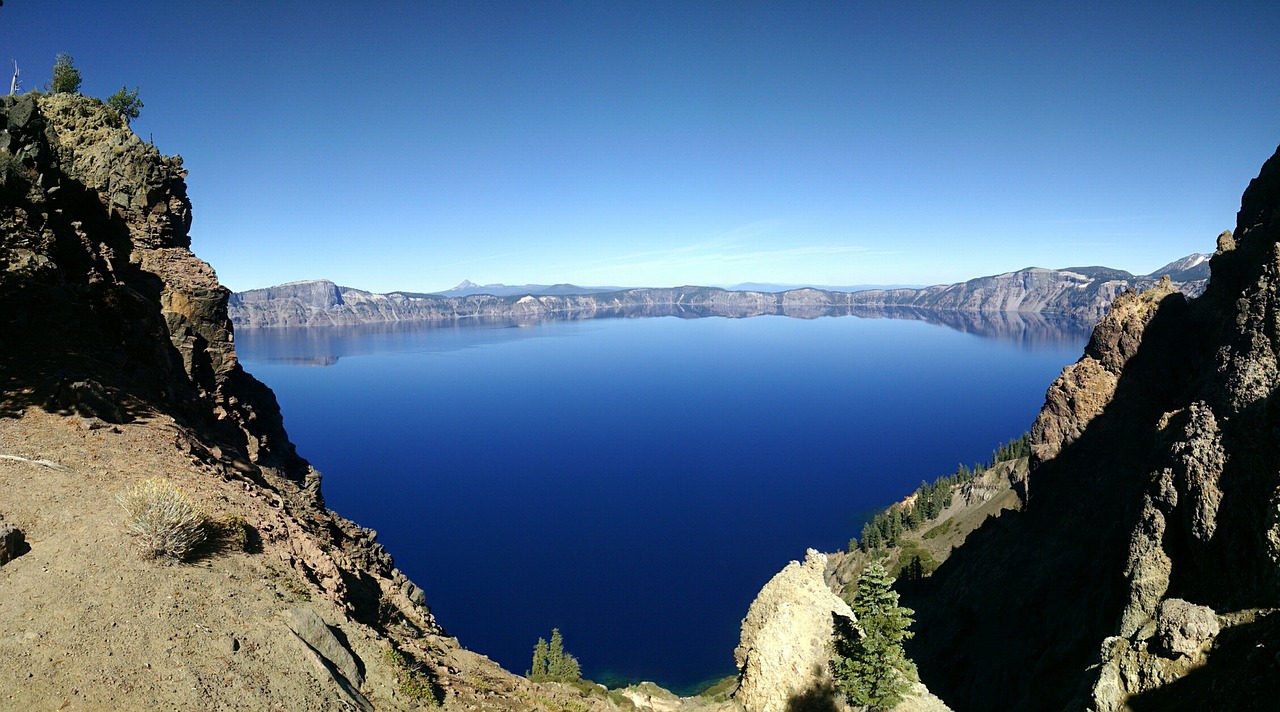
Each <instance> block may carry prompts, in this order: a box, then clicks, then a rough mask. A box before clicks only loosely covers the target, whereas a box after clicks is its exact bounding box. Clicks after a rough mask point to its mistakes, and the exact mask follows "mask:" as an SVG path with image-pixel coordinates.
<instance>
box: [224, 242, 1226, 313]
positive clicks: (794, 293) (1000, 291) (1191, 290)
mask: <svg viewBox="0 0 1280 712" xmlns="http://www.w3.org/2000/svg"><path fill="white" fill-rule="evenodd" d="M1202 257H1203V256H1200V255H1192V256H1190V257H1186V258H1183V259H1182V260H1179V261H1177V262H1174V263H1172V264H1170V265H1169V266H1168V267H1167V268H1163V269H1168V270H1169V271H1172V272H1175V273H1176V275H1177V277H1178V278H1179V279H1182V280H1184V281H1180V282H1179V283H1178V286H1179V288H1180V289H1182V290H1183V291H1184V292H1186V293H1187V294H1188V295H1195V294H1198V293H1199V292H1200V291H1201V290H1202V289H1203V287H1204V279H1203V277H1202V276H1200V274H1201V272H1204V271H1205V269H1206V268H1205V267H1198V266H1197V265H1199V264H1200V263H1198V262H1196V260H1197V259H1199V258H1202ZM1158 279H1159V278H1158V277H1156V278H1154V279H1153V278H1151V277H1149V276H1148V277H1134V276H1133V275H1131V274H1129V273H1128V272H1123V271H1120V270H1111V269H1107V268H1103V267H1081V268H1074V269H1070V270H1047V269H1039V268H1032V269H1025V270H1020V271H1018V272H1011V273H1009V274H1002V275H996V276H994V277H982V278H979V279H975V280H970V281H969V282H965V283H963V284H953V285H942V286H937V287H928V288H926V289H893V290H868V291H862V292H852V293H850V292H837V291H827V290H823V289H809V288H806V289H792V290H788V291H785V292H763V291H731V290H725V289H720V288H717V287H674V288H637V289H623V290H616V291H595V292H593V291H591V290H589V289H587V290H584V289H581V288H574V289H568V288H566V289H563V290H556V289H554V288H551V289H539V290H538V291H537V292H536V293H510V292H509V288H505V287H504V288H503V289H501V290H498V289H495V290H492V291H494V292H495V294H486V293H483V289H482V288H474V285H472V287H473V288H469V289H466V290H460V291H459V294H458V295H451V296H444V295H435V294H417V293H412V292H391V293H389V294H374V293H372V292H365V291H361V290H359V289H351V288H349V287H340V286H338V285H336V284H334V283H332V282H328V281H324V280H316V281H308V282H292V283H290V284H282V285H279V286H276V287H268V288H266V289H254V290H250V291H247V292H239V293H236V294H233V295H232V296H231V300H230V302H229V313H230V315H231V319H232V321H233V322H234V323H235V324H236V326H241V327H249V328H262V327H278V326H331V325H355V324H370V323H385V322H398V321H444V320H453V319H477V318H479V319H486V318H487V319H516V320H521V319H549V318H554V319H593V318H599V317H610V316H630V317H635V316H679V317H703V316H726V317H749V316H761V315H765V314H776V315H783V316H793V317H801V318H815V317H819V316H844V315H850V314H856V315H859V316H882V315H888V316H896V315H897V314H898V313H901V314H904V315H906V318H913V317H912V316H911V315H912V314H917V315H918V314H921V313H926V314H943V315H951V314H965V313H996V314H1005V313H1037V314H1039V313H1043V314H1050V315H1054V316H1058V317H1065V318H1068V319H1072V320H1075V321H1079V322H1080V323H1083V324H1085V325H1092V324H1094V323H1096V322H1097V320H1098V318H1099V317H1100V316H1101V315H1102V314H1103V313H1105V312H1106V309H1107V306H1108V305H1109V304H1110V303H1111V300H1112V299H1113V298H1115V296H1116V295H1117V294H1119V293H1121V292H1123V291H1125V290H1126V289H1132V288H1145V287H1149V286H1151V285H1153V284H1155V283H1156V281H1157V280H1158ZM557 292H560V293H557ZM899 310H902V311H901V312H899ZM930 319H931V320H932V319H933V317H930Z"/></svg>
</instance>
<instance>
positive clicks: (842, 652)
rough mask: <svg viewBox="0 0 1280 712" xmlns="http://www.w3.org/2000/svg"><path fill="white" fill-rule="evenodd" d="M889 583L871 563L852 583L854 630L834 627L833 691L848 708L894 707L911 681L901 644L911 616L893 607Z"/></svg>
mask: <svg viewBox="0 0 1280 712" xmlns="http://www.w3.org/2000/svg"><path fill="white" fill-rule="evenodd" d="M892 585H893V578H892V577H890V576H889V574H888V572H886V571H885V570H884V567H883V566H881V565H880V562H878V561H873V562H872V563H871V564H870V565H869V566H867V568H866V570H865V571H863V572H862V576H861V577H860V578H859V579H858V597H857V598H856V599H855V600H854V602H853V606H852V608H853V612H854V613H855V614H856V615H857V617H858V622H857V627H858V628H860V629H861V634H859V631H858V630H856V629H855V628H854V627H853V626H850V625H845V626H839V627H838V628H837V635H836V638H835V643H834V648H835V649H834V651H833V655H832V659H831V672H832V675H834V677H835V679H836V687H837V688H838V689H839V690H840V692H842V693H843V694H844V696H845V699H847V700H848V701H849V702H850V703H851V704H854V705H864V706H868V707H871V708H877V709H884V708H890V707H893V706H895V705H897V704H898V703H899V702H901V701H902V696H903V695H905V694H906V693H907V691H908V690H909V689H911V684H912V683H913V682H915V681H916V679H917V676H916V666H915V665H914V664H912V662H911V661H910V660H908V659H907V653H906V651H905V650H903V647H902V643H903V641H905V640H907V639H908V638H910V637H911V636H912V633H911V631H909V630H907V628H909V627H910V626H911V624H912V622H913V621H912V619H911V616H912V614H913V613H915V611H913V610H911V609H910V608H903V607H902V606H899V605H898V593H897V591H894V590H893V588H892Z"/></svg>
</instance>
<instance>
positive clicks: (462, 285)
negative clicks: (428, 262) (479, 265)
mask: <svg viewBox="0 0 1280 712" xmlns="http://www.w3.org/2000/svg"><path fill="white" fill-rule="evenodd" d="M479 286H480V285H478V284H476V283H475V282H472V281H471V280H469V279H464V280H462V281H461V282H459V283H458V286H456V287H454V288H453V289H450V290H449V291H450V292H452V291H453V290H454V289H475V288H476V287H479Z"/></svg>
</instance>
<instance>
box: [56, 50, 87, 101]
mask: <svg viewBox="0 0 1280 712" xmlns="http://www.w3.org/2000/svg"><path fill="white" fill-rule="evenodd" d="M49 89H50V90H51V91H53V93H55V94H59V93H65V94H75V93H76V92H79V91H80V70H79V69H76V67H75V60H74V59H72V58H71V55H70V54H67V53H66V52H59V53H58V56H57V57H55V58H54V61H53V81H52V82H50V84H49Z"/></svg>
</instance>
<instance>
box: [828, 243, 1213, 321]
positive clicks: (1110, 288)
mask: <svg viewBox="0 0 1280 712" xmlns="http://www.w3.org/2000/svg"><path fill="white" fill-rule="evenodd" d="M1206 258H1207V255H1190V256H1188V257H1184V258H1182V259H1180V260H1177V261H1175V262H1172V263H1170V264H1168V265H1165V266H1164V267H1162V268H1160V270H1157V271H1156V272H1154V273H1152V274H1150V275H1145V276H1134V275H1132V274H1129V273H1128V272H1125V271H1123V270H1117V269H1110V268H1106V267H1069V268H1067V269H1061V270H1055V269H1042V268H1039V267H1030V268H1027V269H1022V270H1018V271H1017V272H1007V273H1005V274H998V275H993V276H990V277H979V278H977V279H971V280H969V281H968V282H962V283H960V284H950V285H939V286H936V287H926V288H925V289H889V290H869V291H865V292H855V293H854V294H853V295H852V296H853V303H855V304H861V305H876V306H897V307H914V308H917V309H930V310H935V311H962V312H973V311H978V312H1034V313H1042V314H1064V315H1069V316H1073V317H1075V318H1077V319H1081V320H1084V321H1087V322H1088V323H1090V324H1093V323H1096V322H1097V321H1098V320H1099V319H1101V318H1102V315H1103V314H1106V313H1107V310H1108V309H1109V308H1110V306H1111V302H1112V301H1113V300H1114V299H1115V298H1116V297H1117V296H1119V295H1120V294H1123V293H1124V292H1125V291H1127V290H1130V289H1146V288H1148V287H1152V286H1154V285H1155V284H1156V283H1157V282H1159V281H1160V279H1161V278H1162V277H1164V276H1169V277H1171V278H1172V279H1174V280H1176V285H1175V286H1176V288H1177V289H1178V290H1179V291H1182V292H1183V293H1184V294H1186V295H1188V296H1195V295H1197V294H1199V293H1200V292H1202V291H1204V286H1205V278H1206V277H1207V276H1208V273H1207V270H1206V269H1205V266H1206V263H1205V259H1206Z"/></svg>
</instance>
